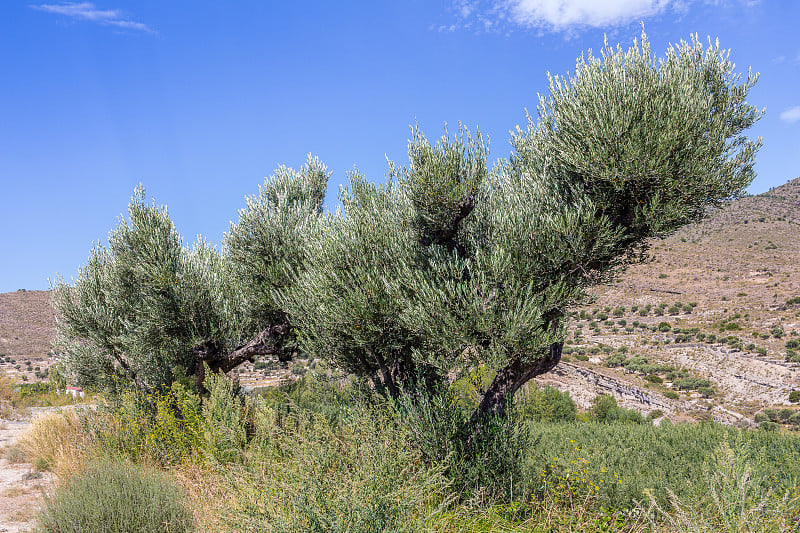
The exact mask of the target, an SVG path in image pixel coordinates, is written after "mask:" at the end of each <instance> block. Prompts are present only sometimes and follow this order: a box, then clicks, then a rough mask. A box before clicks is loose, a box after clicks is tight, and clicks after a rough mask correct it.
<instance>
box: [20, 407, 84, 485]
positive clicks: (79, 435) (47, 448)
mask: <svg viewBox="0 0 800 533" xmlns="http://www.w3.org/2000/svg"><path fill="white" fill-rule="evenodd" d="M15 446H16V447H17V448H18V449H20V450H21V451H22V452H23V454H24V456H25V457H26V458H27V460H28V461H29V462H31V463H33V464H37V465H39V466H40V469H42V470H50V471H52V472H54V473H55V474H56V475H57V476H58V477H59V478H61V479H69V478H71V477H73V476H74V475H76V474H77V472H79V471H80V470H81V469H82V468H83V465H84V464H85V463H86V460H87V458H89V456H90V455H91V454H92V450H93V448H94V447H93V445H92V443H91V442H90V440H89V439H88V437H87V436H86V434H85V433H84V432H83V431H82V428H81V422H80V419H79V417H78V414H77V413H76V412H75V411H74V410H72V409H70V410H65V411H62V412H50V413H44V414H41V415H39V416H37V417H36V418H34V419H33V420H32V421H31V425H30V427H29V428H28V430H27V431H26V432H25V433H23V434H22V435H21V436H20V438H19V440H18V441H17V443H16V445H15Z"/></svg>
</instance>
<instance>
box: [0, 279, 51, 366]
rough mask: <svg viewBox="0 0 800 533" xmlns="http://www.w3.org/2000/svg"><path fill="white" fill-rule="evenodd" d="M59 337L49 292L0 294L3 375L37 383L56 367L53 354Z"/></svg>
mask: <svg viewBox="0 0 800 533" xmlns="http://www.w3.org/2000/svg"><path fill="white" fill-rule="evenodd" d="M55 335H56V321H55V316H54V314H53V309H52V307H51V306H50V293H49V292H48V291H24V290H20V291H16V292H9V293H5V294H0V359H1V361H0V375H1V374H6V375H9V376H10V377H13V378H14V379H28V380H31V381H33V380H36V379H37V377H36V373H37V372H44V370H45V369H46V368H48V367H49V366H50V364H51V363H52V361H51V357H50V356H49V353H50V344H51V343H52V341H53V339H54V338H55ZM27 363H30V365H28V364H27ZM23 376H24V378H23Z"/></svg>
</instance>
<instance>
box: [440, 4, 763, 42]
mask: <svg viewBox="0 0 800 533" xmlns="http://www.w3.org/2000/svg"><path fill="white" fill-rule="evenodd" d="M451 1H452V5H453V10H454V11H455V13H456V15H457V16H458V17H459V18H460V23H459V26H461V27H464V28H470V27H473V28H475V27H484V28H485V29H486V30H489V29H491V30H492V31H494V30H498V29H501V28H499V27H498V26H507V25H508V24H511V25H513V26H517V27H519V26H522V27H525V28H537V29H538V30H539V31H540V32H542V31H559V32H560V31H563V32H566V33H568V34H569V33H573V32H574V31H575V30H576V29H580V28H587V27H594V28H603V29H612V28H615V27H618V26H623V25H626V24H630V23H632V22H639V21H641V20H644V19H645V18H647V17H650V16H653V15H659V14H662V13H665V12H667V11H670V12H671V13H672V14H674V15H675V16H682V15H685V14H686V13H688V12H689V9H690V7H691V5H692V4H703V3H704V4H708V5H714V6H735V5H739V6H743V7H750V6H753V5H757V4H759V3H760V2H761V0H451ZM485 20H491V21H494V24H493V25H486V24H485V22H484V21H485ZM504 22H505V23H507V24H503V23H504Z"/></svg>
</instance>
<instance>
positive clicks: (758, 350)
mask: <svg viewBox="0 0 800 533" xmlns="http://www.w3.org/2000/svg"><path fill="white" fill-rule="evenodd" d="M756 353H757V354H758V355H767V349H766V348H764V347H763V346H759V347H758V348H756Z"/></svg>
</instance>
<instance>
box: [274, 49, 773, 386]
mask: <svg viewBox="0 0 800 533" xmlns="http://www.w3.org/2000/svg"><path fill="white" fill-rule="evenodd" d="M754 83H755V77H754V76H748V77H747V79H746V80H745V81H744V82H742V81H741V79H740V77H739V76H737V75H736V74H735V73H734V71H733V65H732V64H731V63H730V61H729V59H728V54H727V53H723V52H721V51H720V49H719V47H718V46H717V45H712V46H710V47H708V48H704V47H703V46H701V44H700V43H698V42H697V40H696V39H693V40H692V42H691V43H681V44H679V45H677V46H674V47H672V48H671V49H670V50H669V51H668V53H667V55H666V57H665V58H663V59H661V60H657V59H656V58H655V57H654V56H653V54H652V53H651V51H650V46H649V42H648V41H647V37H646V36H645V35H644V34H643V35H642V41H641V45H639V44H634V46H633V47H632V48H631V49H629V50H627V51H623V50H622V49H620V48H616V49H612V48H610V47H608V46H607V47H606V48H605V49H604V50H603V52H602V54H601V57H599V58H597V57H594V56H592V55H591V54H589V55H588V57H586V58H581V59H580V60H579V61H578V64H577V67H576V73H575V75H574V76H567V77H551V87H550V89H551V90H550V95H549V96H543V97H541V99H540V105H539V110H538V111H539V113H538V116H539V120H538V122H536V123H534V122H533V120H529V125H528V128H527V130H522V129H519V128H518V129H517V131H516V133H515V134H514V135H513V139H512V145H513V147H514V152H513V153H512V154H511V156H510V158H509V159H508V160H507V161H500V162H499V163H498V164H497V165H496V167H495V168H494V169H493V170H491V171H489V170H488V169H487V153H488V149H487V147H486V145H485V143H484V141H483V139H482V137H481V135H480V133H478V134H476V135H475V136H474V137H473V136H471V135H470V134H469V133H468V132H467V131H466V130H465V129H461V130H460V131H459V134H458V135H456V137H455V138H454V139H449V138H448V137H445V138H443V139H442V140H440V141H439V142H438V143H437V144H436V145H432V144H431V143H429V142H428V141H427V139H426V138H425V137H424V135H422V133H421V132H420V131H419V129H418V128H415V129H414V130H413V132H412V139H411V141H410V142H409V162H410V163H409V166H408V167H407V168H400V167H397V166H395V165H390V176H391V177H393V178H394V181H390V182H389V183H388V184H386V185H384V186H380V187H376V186H372V185H369V184H367V183H366V182H365V181H364V179H363V177H361V176H360V175H358V174H354V175H353V176H351V185H350V189H349V190H347V191H344V193H343V196H342V203H343V205H344V211H343V212H342V213H339V214H337V216H336V217H335V218H334V219H333V221H332V222H331V225H330V228H329V229H328V231H327V232H325V233H323V234H322V235H321V237H320V238H319V239H318V240H315V241H314V243H313V245H312V246H310V248H309V249H308V254H309V260H308V264H309V268H308V270H307V271H306V272H305V273H304V274H303V276H301V278H300V279H299V281H298V284H297V286H296V291H294V292H293V296H292V301H293V306H289V307H291V308H292V314H293V316H294V315H297V320H298V321H299V322H298V323H300V324H302V328H303V335H305V337H304V338H305V339H306V342H307V345H308V349H309V350H310V351H312V352H315V353H318V354H319V355H323V356H325V357H327V358H329V359H331V360H332V361H333V362H334V363H336V364H338V365H340V366H342V367H343V368H345V369H346V370H348V371H351V372H355V373H359V374H361V375H365V376H369V377H370V378H372V379H373V381H376V383H378V384H379V385H380V384H382V385H383V386H386V387H388V388H389V389H391V387H392V381H395V382H396V383H395V384H394V385H395V386H396V385H397V384H398V383H399V384H402V382H403V381H404V379H405V378H408V377H409V375H412V374H413V372H414V371H419V370H420V367H421V366H424V367H425V369H426V370H429V369H435V371H436V372H437V373H438V374H439V376H440V377H444V376H450V377H452V376H453V375H454V374H458V373H459V372H464V371H468V370H470V368H474V367H475V366H476V365H479V364H485V365H488V366H489V367H490V368H491V369H493V370H496V371H498V378H497V379H496V383H493V384H492V387H494V388H495V389H496V390H495V391H494V393H496V398H497V401H500V402H505V399H504V398H505V397H506V395H513V392H514V391H515V390H517V388H518V387H519V385H520V383H519V382H514V380H517V381H519V380H522V382H524V381H526V380H527V379H529V378H530V377H532V376H533V375H535V373H536V372H540V371H546V370H547V369H549V368H552V365H550V366H547V365H539V366H537V362H538V361H541V360H543V359H544V358H548V357H549V358H551V359H553V358H555V359H554V361H552V363H553V364H555V363H556V362H557V358H558V357H559V354H560V343H561V342H562V341H563V338H564V334H565V328H566V325H567V324H566V320H565V318H564V317H565V316H566V313H567V311H568V309H569V307H570V306H572V305H574V304H576V302H579V301H580V300H581V299H582V298H584V296H585V290H586V289H587V288H588V287H590V286H592V285H595V284H597V283H600V282H602V281H605V280H608V279H610V278H611V277H612V276H614V275H616V274H618V273H619V272H620V271H621V270H622V269H624V268H625V266H626V265H628V264H630V263H631V262H632V261H636V260H639V259H641V258H643V257H645V254H646V251H647V243H648V241H649V239H652V238H653V237H659V236H663V235H665V234H668V233H669V232H671V231H674V230H675V229H677V228H678V227H680V226H682V225H684V224H686V223H688V222H691V221H694V220H697V219H699V218H701V217H702V216H703V214H704V212H705V210H706V209H707V207H709V206H713V205H717V204H719V203H720V202H723V201H725V200H727V199H730V198H732V197H735V196H737V195H739V194H741V193H742V192H743V190H744V187H746V185H747V184H748V183H749V182H750V181H751V179H752V177H753V160H754V155H755V152H756V150H757V149H758V147H759V145H760V141H755V142H754V141H750V140H748V139H747V138H745V137H744V136H743V135H742V132H743V131H744V130H745V129H746V128H747V127H749V126H750V125H752V124H753V123H754V121H755V120H757V119H758V118H759V116H760V112H759V111H757V110H756V109H755V108H753V107H752V106H750V105H749V104H747V103H746V101H745V98H746V95H747V93H748V91H749V89H750V88H751V87H752V86H753V84H754ZM554 347H555V349H554ZM398 361H399V362H401V363H402V364H401V365H400V366H402V367H403V370H402V371H399V372H396V373H394V366H396V363H397V362H398ZM393 365H394V366H393ZM512 367H513V368H512ZM504 369H508V370H509V371H508V372H505V373H504V372H503V370H504ZM542 369H544V370H542ZM501 376H502V379H503V380H505V381H504V382H503V381H498V380H500V379H501ZM492 387H490V388H492Z"/></svg>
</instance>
